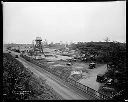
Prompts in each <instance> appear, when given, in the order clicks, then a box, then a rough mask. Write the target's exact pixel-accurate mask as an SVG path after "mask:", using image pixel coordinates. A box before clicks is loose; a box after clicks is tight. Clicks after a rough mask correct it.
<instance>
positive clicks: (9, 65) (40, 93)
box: [3, 53, 58, 100]
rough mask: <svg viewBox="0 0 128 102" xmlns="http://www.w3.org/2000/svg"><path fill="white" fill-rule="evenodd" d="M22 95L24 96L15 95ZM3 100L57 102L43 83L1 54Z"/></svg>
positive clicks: (52, 92) (8, 55) (7, 56)
mask: <svg viewBox="0 0 128 102" xmlns="http://www.w3.org/2000/svg"><path fill="white" fill-rule="evenodd" d="M20 92H22V93H24V95H21V94H17V93H20ZM3 99H4V100H10V99H13V100H21V99H28V100H29V99H32V100H33V99H34V100H35V99H37V100H38V99H41V100H57V99H58V98H57V96H56V95H55V93H54V91H52V89H51V88H50V87H49V86H48V85H46V83H45V81H43V80H40V79H39V78H37V77H36V76H35V75H34V74H33V73H32V72H30V71H29V70H28V69H26V68H25V67H24V66H23V65H22V63H20V62H19V61H18V60H16V59H15V58H13V56H11V55H10V54H8V53H4V54H3Z"/></svg>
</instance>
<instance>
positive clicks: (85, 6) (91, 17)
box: [3, 1, 126, 43]
mask: <svg viewBox="0 0 128 102" xmlns="http://www.w3.org/2000/svg"><path fill="white" fill-rule="evenodd" d="M37 36H39V37H42V39H43V40H44V39H47V40H48V42H51V41H53V42H60V41H62V42H66V41H67V42H71V41H72V42H77V41H82V42H84V41H85V42H86V41H87V42H88V41H103V40H104V38H105V37H109V38H110V40H111V41H113V40H114V41H120V42H124V41H126V1H116V2H28V3H27V2H25V3H23V2H21V3H20V2H16V3H15V2H10V3H9V2H4V3H3V42H4V43H32V40H34V39H35V38H36V37H37Z"/></svg>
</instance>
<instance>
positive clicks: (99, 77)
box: [96, 74, 107, 83]
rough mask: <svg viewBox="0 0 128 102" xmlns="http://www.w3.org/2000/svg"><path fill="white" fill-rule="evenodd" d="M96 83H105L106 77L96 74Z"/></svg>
mask: <svg viewBox="0 0 128 102" xmlns="http://www.w3.org/2000/svg"><path fill="white" fill-rule="evenodd" d="M96 81H97V82H100V83H105V82H107V77H105V75H103V74H98V75H97V78H96Z"/></svg>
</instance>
